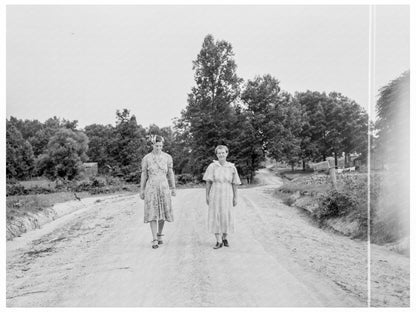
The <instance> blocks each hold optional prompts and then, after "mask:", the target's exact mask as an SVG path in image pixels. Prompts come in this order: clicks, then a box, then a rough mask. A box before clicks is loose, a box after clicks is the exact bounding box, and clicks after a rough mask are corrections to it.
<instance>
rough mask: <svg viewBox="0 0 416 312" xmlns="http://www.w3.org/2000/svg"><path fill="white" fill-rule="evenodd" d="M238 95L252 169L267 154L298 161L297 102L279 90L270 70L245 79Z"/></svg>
mask: <svg viewBox="0 0 416 312" xmlns="http://www.w3.org/2000/svg"><path fill="white" fill-rule="evenodd" d="M241 99H242V102H243V103H244V106H245V112H246V114H245V117H246V119H247V122H248V124H247V125H246V126H244V128H245V131H244V132H242V134H243V135H245V136H247V137H246V138H245V143H246V144H247V143H248V144H249V145H251V146H250V155H248V156H249V158H250V159H251V160H252V162H251V164H250V167H251V173H252V174H254V172H255V170H257V169H258V164H259V162H260V161H262V160H264V159H265V156H266V155H268V156H271V157H272V158H274V159H276V160H278V161H286V162H289V163H291V164H294V163H295V162H297V160H298V157H299V155H298V154H299V147H300V140H299V138H298V135H299V131H300V127H301V119H300V117H301V115H300V106H299V104H298V103H297V102H296V101H295V100H294V99H293V97H292V96H291V95H290V94H289V93H287V92H281V90H280V86H279V81H278V80H277V79H276V78H274V77H272V76H271V75H269V74H268V75H264V76H261V77H260V76H257V77H255V78H254V80H249V81H248V82H247V86H246V87H245V89H244V91H243V93H242V96H241ZM248 138H251V140H250V142H248V141H247V140H248Z"/></svg>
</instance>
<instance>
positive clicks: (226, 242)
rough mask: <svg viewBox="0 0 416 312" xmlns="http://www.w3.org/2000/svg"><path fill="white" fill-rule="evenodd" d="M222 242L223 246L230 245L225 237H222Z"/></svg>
mask: <svg viewBox="0 0 416 312" xmlns="http://www.w3.org/2000/svg"><path fill="white" fill-rule="evenodd" d="M222 243H223V244H224V246H225V247H230V245H228V241H227V240H226V239H223V240H222Z"/></svg>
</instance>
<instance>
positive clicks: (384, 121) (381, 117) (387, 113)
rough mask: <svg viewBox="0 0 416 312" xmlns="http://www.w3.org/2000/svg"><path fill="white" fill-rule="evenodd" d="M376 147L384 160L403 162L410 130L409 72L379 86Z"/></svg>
mask: <svg viewBox="0 0 416 312" xmlns="http://www.w3.org/2000/svg"><path fill="white" fill-rule="evenodd" d="M376 110H377V117H378V119H377V121H376V125H375V127H376V131H377V137H378V138H377V141H378V147H379V149H380V150H381V151H382V152H383V154H384V155H385V158H386V159H385V160H386V162H387V163H390V164H391V165H392V164H407V163H408V161H409V156H408V155H409V133H410V72H409V71H406V72H404V73H403V74H402V75H401V76H400V77H398V78H397V79H395V80H393V81H391V82H390V83H389V84H387V85H386V86H384V87H383V88H381V89H380V96H379V99H378V100H377V104H376Z"/></svg>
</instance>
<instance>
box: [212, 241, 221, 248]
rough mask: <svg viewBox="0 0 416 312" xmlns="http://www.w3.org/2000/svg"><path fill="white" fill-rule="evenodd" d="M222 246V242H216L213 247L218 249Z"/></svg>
mask: <svg viewBox="0 0 416 312" xmlns="http://www.w3.org/2000/svg"><path fill="white" fill-rule="evenodd" d="M221 247H222V243H219V242H217V244H216V245H215V246H214V247H213V248H214V249H218V248H221Z"/></svg>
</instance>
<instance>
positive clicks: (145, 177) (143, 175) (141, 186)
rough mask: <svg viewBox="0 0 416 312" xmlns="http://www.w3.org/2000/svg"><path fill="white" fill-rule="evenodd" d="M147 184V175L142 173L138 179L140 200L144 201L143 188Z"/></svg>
mask: <svg viewBox="0 0 416 312" xmlns="http://www.w3.org/2000/svg"><path fill="white" fill-rule="evenodd" d="M146 182H147V173H146V172H145V171H142V176H141V178H140V198H141V199H144V188H145V187H146Z"/></svg>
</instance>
